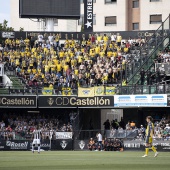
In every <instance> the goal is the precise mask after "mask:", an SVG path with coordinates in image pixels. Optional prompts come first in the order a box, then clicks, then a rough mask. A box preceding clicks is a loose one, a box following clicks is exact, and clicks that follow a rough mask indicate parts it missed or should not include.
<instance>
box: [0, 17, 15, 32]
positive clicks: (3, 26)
mask: <svg viewBox="0 0 170 170" xmlns="http://www.w3.org/2000/svg"><path fill="white" fill-rule="evenodd" d="M0 31H14V28H12V27H8V21H7V20H4V21H3V23H0Z"/></svg>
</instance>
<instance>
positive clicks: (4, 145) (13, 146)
mask: <svg viewBox="0 0 170 170" xmlns="http://www.w3.org/2000/svg"><path fill="white" fill-rule="evenodd" d="M28 149H29V141H28V140H6V141H5V140H0V150H28Z"/></svg>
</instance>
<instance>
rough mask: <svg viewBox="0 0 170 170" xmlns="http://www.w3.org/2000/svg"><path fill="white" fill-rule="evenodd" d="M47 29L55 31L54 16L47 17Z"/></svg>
mask: <svg viewBox="0 0 170 170" xmlns="http://www.w3.org/2000/svg"><path fill="white" fill-rule="evenodd" d="M45 22H46V31H49V32H52V31H54V19H53V18H46V19H45Z"/></svg>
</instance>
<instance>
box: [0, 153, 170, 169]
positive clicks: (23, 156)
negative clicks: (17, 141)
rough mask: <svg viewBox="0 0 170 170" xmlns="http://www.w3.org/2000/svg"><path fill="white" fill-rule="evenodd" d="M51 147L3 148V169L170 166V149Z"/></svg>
mask: <svg viewBox="0 0 170 170" xmlns="http://www.w3.org/2000/svg"><path fill="white" fill-rule="evenodd" d="M142 155H143V152H89V151H84V152H83V151H68V152H67V151H63V152H61V151H60V152H59V151H48V152H41V154H38V153H37V152H35V153H34V154H32V153H31V151H30V152H24V151H23V152H18V151H16V152H6V151H1V152H0V170H54V169H55V170H63V169H70V170H76V169H79V170H100V169H101V170H113V169H114V170H160V169H163V170H169V169H170V159H169V158H170V153H168V152H164V153H160V154H159V156H158V157H157V158H154V157H153V155H154V154H153V152H152V153H151V152H150V154H149V157H147V158H142V157H141V156H142Z"/></svg>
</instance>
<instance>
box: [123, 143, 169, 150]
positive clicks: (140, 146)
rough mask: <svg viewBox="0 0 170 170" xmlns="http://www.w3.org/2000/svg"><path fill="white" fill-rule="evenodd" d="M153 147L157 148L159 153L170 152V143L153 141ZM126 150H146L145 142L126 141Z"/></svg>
mask: <svg viewBox="0 0 170 170" xmlns="http://www.w3.org/2000/svg"><path fill="white" fill-rule="evenodd" d="M153 146H155V147H156V148H157V149H158V151H164V152H170V141H161V140H160V141H159V140H155V141H153ZM124 150H142V151H144V150H145V142H144V141H135V140H133V141H126V140H125V141H124Z"/></svg>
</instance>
